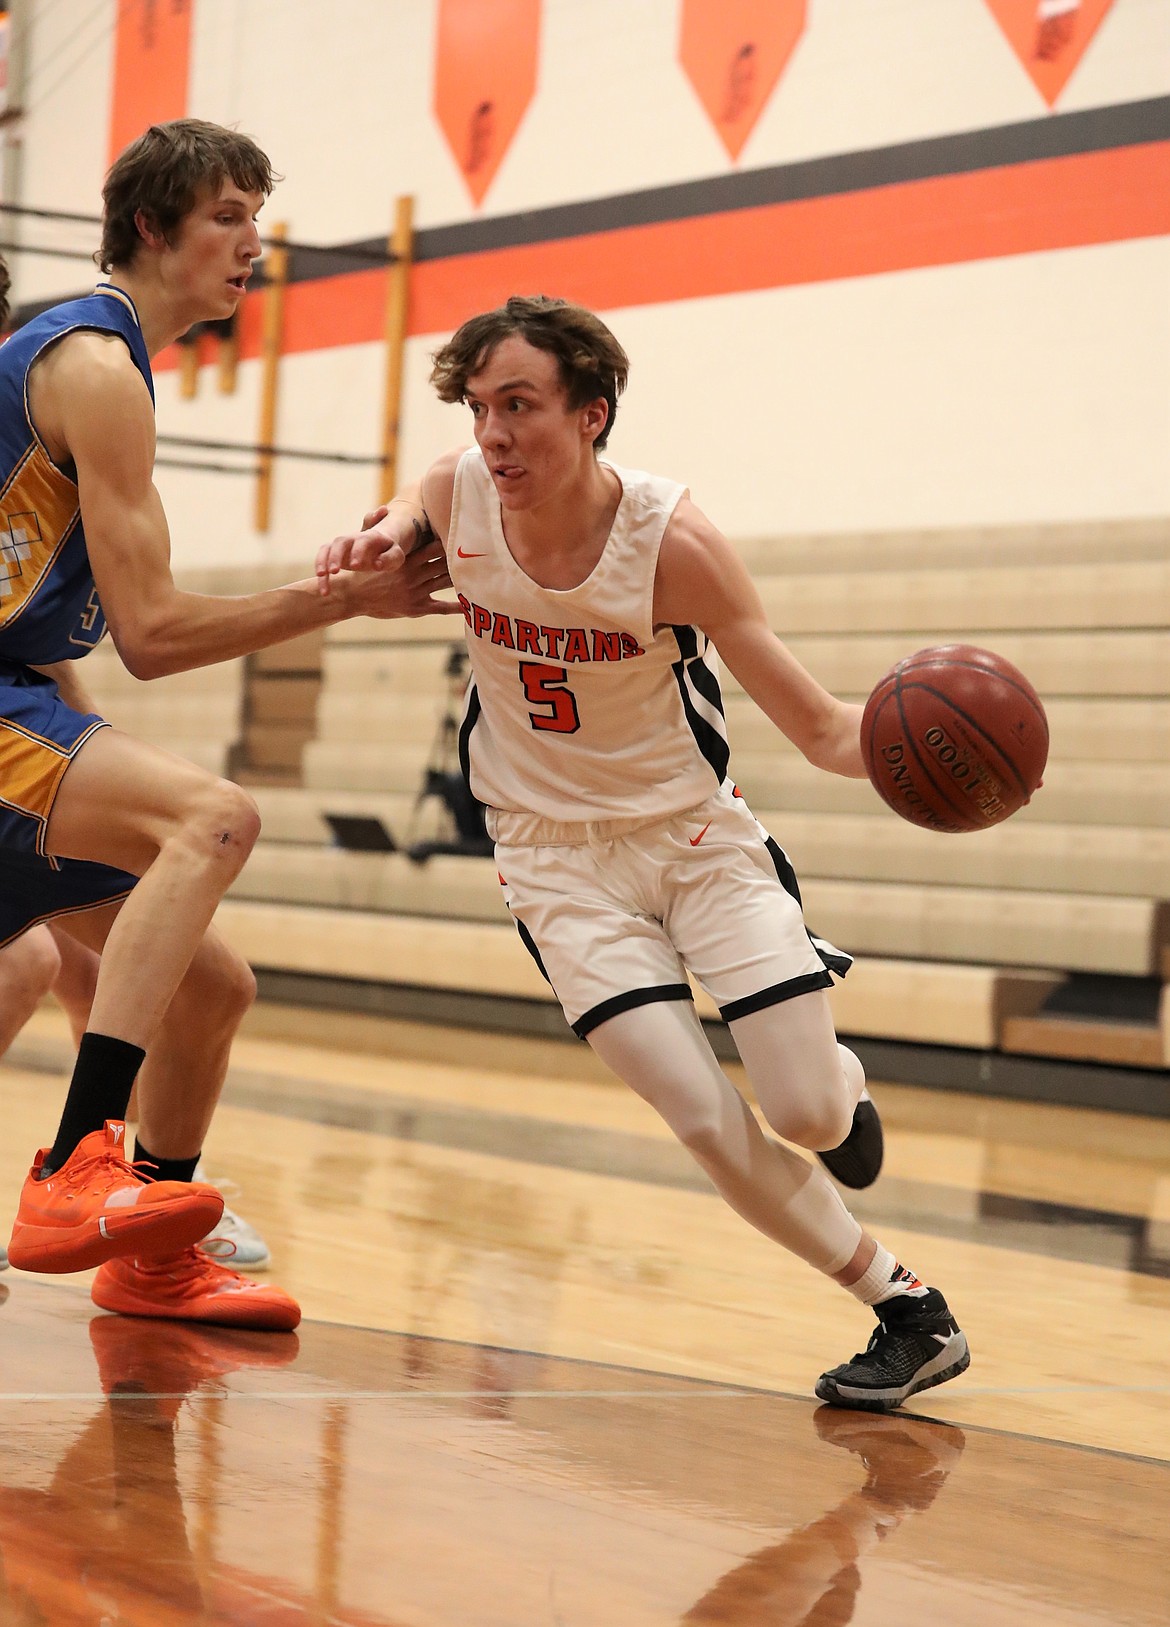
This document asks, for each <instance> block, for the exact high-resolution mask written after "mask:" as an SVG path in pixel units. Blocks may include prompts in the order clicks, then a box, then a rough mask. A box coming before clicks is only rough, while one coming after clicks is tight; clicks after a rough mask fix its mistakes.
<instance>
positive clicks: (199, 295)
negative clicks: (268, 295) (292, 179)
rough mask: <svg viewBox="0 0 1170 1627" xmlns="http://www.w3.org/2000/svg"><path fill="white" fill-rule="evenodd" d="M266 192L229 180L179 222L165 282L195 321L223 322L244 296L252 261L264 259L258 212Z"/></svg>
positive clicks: (204, 198) (203, 198) (199, 202)
mask: <svg viewBox="0 0 1170 1627" xmlns="http://www.w3.org/2000/svg"><path fill="white" fill-rule="evenodd" d="M263 203H264V194H263V193H262V192H242V191H241V190H240V188H239V187H238V186H236V185H235V184H234V183H233V182H232V181H225V182H224V183H223V185H222V186H221V187H220V189H219V191H218V193H208V194H206V195H205V196H203V197H201V198H199V199H198V201H197V202H196V204H195V206H194V208H193V209H192V210H191V213H190V214H189V215H187V216H186V217H185V218H184V219H183V220H182V221H181V222H180V224H179V229H178V232H177V233H176V235H175V241H174V243H173V244H172V245H171V246H170V248H169V250H168V255H167V262H168V263H167V281H168V282H169V283H170V285H171V290H172V293H173V295H174V296H175V297H176V298H177V299H178V300H179V301H181V302H182V304H183V305H184V307H186V308H190V309H191V310H194V311H195V312H196V315H195V316H194V317H192V321H198V322H210V321H222V320H223V318H224V317H228V316H231V315H232V313H233V312H234V311H235V310H236V308H237V306H238V305H239V304H240V301H241V300H242V299H243V297H244V290H245V288H246V286H247V282H248V278H249V277H250V276H251V274H252V262H253V260H256V259H259V257H260V252H261V249H260V234H259V232H258V231H257V230H256V216H257V215H258V214H259V212H260V209H261V206H262V205H263Z"/></svg>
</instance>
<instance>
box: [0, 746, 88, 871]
mask: <svg viewBox="0 0 1170 1627" xmlns="http://www.w3.org/2000/svg"><path fill="white" fill-rule="evenodd" d="M108 727H109V725H108V724H107V723H106V722H105V721H104V720H103V719H100V718H98V719H95V721H94V722H93V723H91V724H90V725H89V727H88V728H87V729H85V730H84V731H83V732H82V733H81V734H80V735H78V737H77V739H76V740H75V741H74V742H73V744H72V745H71V746H61V745H58V743H57V742H56V741H55V740H46V739H45V738H44V736H43V735H38V734H34V733H33V731H32V730H31V729H25V728H22V727H21V725H20V724H19V723H13V722H12V721H11V719H9V718H3V717H0V785H3V787H4V791H3V793H2V794H0V805H3V806H4V807H6V808H12V809H13V810H14V811H15V812H16V813H20V814H26V815H27V816H28V817H29V818H30V819H35V820H36V821H37V822H38V825H39V829H38V831H37V840H36V851H37V852H38V853H39V854H41V855H42V857H44V858H49V859H50V862H52V860H51V857H50V855H49V854H47V853H45V832H46V830H47V829H48V824H49V815H50V814H51V813H52V811H53V804H54V802H55V801H56V800H57V792H58V791H59V790H60V789H61V781H62V779H63V777H64V774H65V770H66V769H67V768H68V767H69V765H70V763H71V762H72V761H73V759H74V757H75V756H76V755H77V753H78V751H79V750H80V749H81V747H82V746H83V745H84V744H85V742H86V741H87V740H88V739H89V737H90V735H91V734H93V733H94V732H95V730H97V729H105V728H108Z"/></svg>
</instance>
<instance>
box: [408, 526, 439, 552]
mask: <svg viewBox="0 0 1170 1627" xmlns="http://www.w3.org/2000/svg"><path fill="white" fill-rule="evenodd" d="M410 523H411V525H413V527H414V544H413V546H412V548H411V550H410V551H411V553H412V554H413V553H414V552H415V551H416V550H417V549H419V548H422V547H424V546H425V545H426V544H427V543H430V542H434V540H435V533H434V531H433V529H432V527H431V522H430V520H428V519H426V518H423V519H422V520H416V519H412V520H411V522H410Z"/></svg>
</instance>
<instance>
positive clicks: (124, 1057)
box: [43, 1034, 146, 1175]
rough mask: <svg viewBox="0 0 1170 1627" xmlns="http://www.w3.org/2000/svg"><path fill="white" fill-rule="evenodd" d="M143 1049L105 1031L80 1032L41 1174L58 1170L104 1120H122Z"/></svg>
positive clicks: (140, 1064) (142, 1055)
mask: <svg viewBox="0 0 1170 1627" xmlns="http://www.w3.org/2000/svg"><path fill="white" fill-rule="evenodd" d="M145 1055H146V1052H145V1051H144V1050H142V1049H141V1047H140V1046H137V1045H130V1044H129V1043H128V1042H127V1041H126V1040H124V1039H113V1038H111V1036H110V1035H109V1034H83V1035H82V1036H81V1045H80V1046H79V1048H78V1052H77V1061H76V1062H75V1063H74V1065H73V1078H72V1079H71V1080H70V1081H69V1094H68V1096H66V1098H65V1111H64V1112H63V1113H62V1114H61V1123H60V1126H59V1128H58V1130H57V1139H56V1141H54V1143H53V1146H52V1150H51V1151H50V1153H49V1155H48V1157H47V1158H46V1159H45V1162H44V1166H43V1173H44V1174H46V1175H48V1174H51V1173H52V1171H53V1170H55V1169H60V1168H61V1165H62V1164H63V1163H64V1162H65V1160H66V1159H67V1158H68V1157H69V1154H70V1153H71V1152H72V1151H73V1149H74V1148H75V1147H76V1146H77V1143H78V1142H79V1141H81V1140H82V1139H83V1137H85V1136H87V1135H89V1134H90V1133H91V1132H92V1131H94V1130H100V1129H101V1128H102V1126H103V1125H104V1124H105V1122H106V1120H107V1119H124V1118H125V1117H126V1109H127V1107H128V1106H129V1105H130V1092H131V1091H132V1090H133V1089H134V1081H135V1079H136V1078H137V1076H138V1070H139V1068H140V1067H141V1066H142V1059H143V1057H144V1056H145Z"/></svg>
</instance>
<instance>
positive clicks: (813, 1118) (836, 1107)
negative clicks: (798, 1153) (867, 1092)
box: [765, 1090, 853, 1152]
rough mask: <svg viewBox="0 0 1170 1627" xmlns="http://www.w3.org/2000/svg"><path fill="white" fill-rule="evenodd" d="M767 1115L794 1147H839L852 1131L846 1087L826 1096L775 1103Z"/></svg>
mask: <svg viewBox="0 0 1170 1627" xmlns="http://www.w3.org/2000/svg"><path fill="white" fill-rule="evenodd" d="M765 1117H766V1118H767V1120H768V1123H769V1124H770V1125H771V1127H772V1129H773V1130H775V1132H776V1134H777V1135H778V1136H781V1137H783V1139H784V1140H785V1141H790V1142H791V1143H792V1144H793V1146H794V1147H806V1148H807V1149H808V1150H809V1152H828V1151H829V1150H830V1149H831V1148H832V1147H839V1146H840V1145H841V1143H842V1142H843V1141H844V1139H845V1137H846V1136H847V1135H848V1134H849V1127H850V1125H851V1123H852V1117H853V1116H852V1110H851V1109H850V1106H849V1103H848V1100H847V1098H846V1096H845V1092H844V1090H841V1091H826V1092H825V1093H824V1094H823V1095H820V1096H817V1097H813V1098H809V1099H806V1098H801V1099H800V1100H792V1099H788V1100H786V1101H785V1102H784V1103H783V1104H782V1105H780V1106H776V1105H773V1106H772V1107H771V1110H770V1111H767V1112H766V1113H765Z"/></svg>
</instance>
